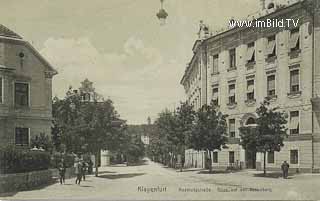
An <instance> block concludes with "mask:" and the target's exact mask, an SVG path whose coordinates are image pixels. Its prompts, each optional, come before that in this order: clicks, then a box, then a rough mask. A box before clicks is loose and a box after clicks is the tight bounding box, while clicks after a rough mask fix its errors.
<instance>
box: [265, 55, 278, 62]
mask: <svg viewBox="0 0 320 201" xmlns="http://www.w3.org/2000/svg"><path fill="white" fill-rule="evenodd" d="M276 59H277V56H272V57H267V58H266V59H265V61H266V62H267V63H274V62H275V61H276Z"/></svg>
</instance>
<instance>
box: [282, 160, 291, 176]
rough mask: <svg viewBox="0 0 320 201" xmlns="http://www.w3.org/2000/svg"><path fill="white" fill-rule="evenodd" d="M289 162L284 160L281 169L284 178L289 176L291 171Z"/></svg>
mask: <svg viewBox="0 0 320 201" xmlns="http://www.w3.org/2000/svg"><path fill="white" fill-rule="evenodd" d="M289 167H290V166H289V164H288V163H287V161H284V162H283V163H282V165H281V169H282V175H283V178H284V179H287V178H288V172H289Z"/></svg>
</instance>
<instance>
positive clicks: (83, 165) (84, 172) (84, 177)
mask: <svg viewBox="0 0 320 201" xmlns="http://www.w3.org/2000/svg"><path fill="white" fill-rule="evenodd" d="M81 165H82V167H81V168H82V169H81V170H82V171H81V172H82V178H83V181H85V180H86V172H87V168H88V164H87V163H86V162H85V161H82V164H81Z"/></svg>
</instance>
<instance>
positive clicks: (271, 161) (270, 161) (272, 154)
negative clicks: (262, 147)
mask: <svg viewBox="0 0 320 201" xmlns="http://www.w3.org/2000/svg"><path fill="white" fill-rule="evenodd" d="M267 159H268V160H267V161H268V163H274V152H273V151H269V152H268V158H267Z"/></svg>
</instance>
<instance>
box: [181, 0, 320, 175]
mask: <svg viewBox="0 0 320 201" xmlns="http://www.w3.org/2000/svg"><path fill="white" fill-rule="evenodd" d="M319 6H320V2H319V1H317V0H316V1H312V0H304V1H290V2H289V3H287V4H283V2H282V1H275V0H273V1H272V0H265V1H263V0H261V10H260V17H257V18H258V20H261V21H264V20H267V19H294V20H295V21H296V22H297V20H298V19H299V22H298V26H297V27H295V26H293V25H291V26H289V27H285V28H284V27H270V28H263V27H260V28H248V27H236V28H233V29H228V30H226V31H223V32H221V33H217V34H215V35H210V34H209V31H208V28H207V27H206V26H205V25H203V24H201V25H200V31H199V40H197V41H196V42H195V44H194V47H193V52H194V55H193V57H192V59H191V61H190V63H189V65H188V66H187V68H186V70H185V73H184V76H183V78H182V80H181V84H182V85H183V86H184V88H185V92H186V95H187V101H188V102H189V103H190V104H192V105H193V106H194V108H195V109H196V110H197V109H199V108H200V107H201V106H202V105H204V104H210V102H211V101H214V103H215V104H216V105H217V106H218V110H220V111H221V112H222V113H223V114H227V115H228V119H227V122H228V135H229V138H228V143H227V147H228V148H226V149H222V150H221V151H219V150H216V151H214V152H213V153H210V154H211V155H212V159H213V167H214V168H216V169H217V168H222V169H226V168H232V167H238V168H240V167H241V168H242V169H243V168H253V169H258V170H259V169H262V168H263V155H262V154H260V153H253V152H251V151H250V150H245V149H244V148H243V147H242V146H241V145H240V140H241V139H240V135H239V129H238V128H239V127H241V126H254V125H255V119H256V117H257V116H256V113H255V111H256V108H257V107H259V105H260V103H261V102H262V101H263V100H264V99H265V97H270V98H271V104H272V106H277V107H280V109H281V110H282V111H285V112H286V113H287V114H288V124H287V128H288V137H287V138H286V139H285V142H284V144H285V146H284V147H282V149H281V151H280V152H274V153H273V152H270V153H267V161H266V166H267V169H269V170H279V169H280V166H281V164H282V162H283V161H284V160H286V161H287V162H289V164H290V169H291V170H294V171H300V172H319V170H320V124H319V123H320V113H319V112H320V110H319V109H320V98H319V97H320V9H319ZM311 8H312V9H311ZM251 20H252V19H251ZM207 154H208V153H206V152H205V151H200V152H197V151H194V150H187V151H186V152H185V157H186V159H185V165H186V166H187V167H204V166H205V162H204V161H205V158H206V155H207Z"/></svg>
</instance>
